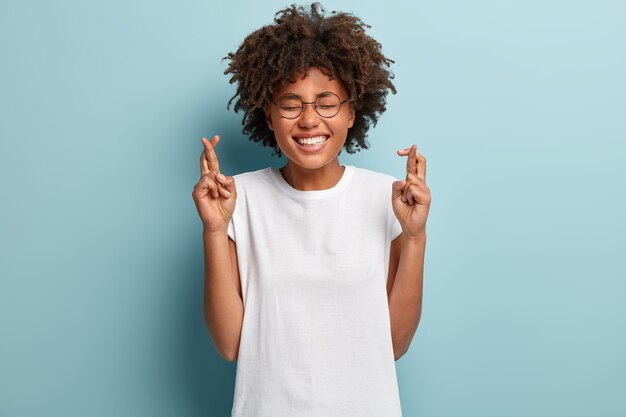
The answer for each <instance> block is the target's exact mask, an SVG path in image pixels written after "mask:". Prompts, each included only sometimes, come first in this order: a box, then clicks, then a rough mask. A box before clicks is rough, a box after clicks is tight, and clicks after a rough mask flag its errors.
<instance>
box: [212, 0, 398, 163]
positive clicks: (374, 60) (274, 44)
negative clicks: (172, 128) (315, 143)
mask: <svg viewBox="0 0 626 417" xmlns="http://www.w3.org/2000/svg"><path fill="white" fill-rule="evenodd" d="M310 7H311V10H310V12H309V13H307V11H306V9H305V8H304V7H303V6H298V7H297V6H296V5H295V4H292V5H291V6H289V7H287V8H285V9H282V10H280V11H278V12H277V13H276V14H275V15H274V24H272V25H267V26H264V27H262V28H261V29H258V30H256V31H254V32H252V33H251V34H249V35H248V36H247V37H246V38H245V39H244V41H243V42H242V44H241V45H240V46H239V48H238V49H237V51H236V52H235V53H232V52H231V53H229V54H228V55H227V56H225V57H224V58H223V59H222V60H225V59H230V64H229V66H228V69H227V70H226V71H224V74H225V75H226V74H232V77H231V78H230V81H229V82H230V84H233V83H235V82H237V83H238V85H237V92H236V93H235V95H234V96H233V97H232V98H231V99H230V100H229V101H228V104H227V106H226V108H227V109H230V104H231V102H232V101H233V100H234V99H235V98H236V97H237V96H239V99H238V100H237V101H236V102H235V107H234V110H235V113H237V112H238V111H239V110H240V109H242V110H244V112H245V114H244V117H243V120H242V124H243V125H244V128H243V133H244V134H246V135H248V136H249V138H250V140H251V141H254V142H262V144H263V146H267V147H272V148H273V149H274V152H275V153H276V154H278V157H279V158H280V157H281V156H282V152H281V150H280V148H279V147H278V144H277V142H276V138H275V137H274V132H272V130H270V129H269V127H268V125H267V121H266V117H265V112H264V109H265V107H266V105H267V103H268V102H269V100H270V99H271V97H272V92H273V91H276V90H279V89H280V88H282V87H283V86H285V85H287V84H288V83H294V82H296V81H297V80H298V78H299V77H300V76H301V75H302V74H306V73H307V70H308V69H309V68H311V67H313V66H314V67H317V68H318V69H319V70H320V71H321V72H322V73H323V74H325V75H327V76H328V77H329V78H330V79H335V78H338V79H339V80H340V81H341V82H342V83H343V85H344V86H345V87H346V90H347V91H348V94H349V95H350V97H351V98H352V100H351V102H350V103H351V104H350V105H351V107H352V108H353V109H354V110H355V120H354V124H353V126H352V127H351V128H350V129H349V130H348V135H347V138H346V142H345V143H344V148H345V149H346V151H347V152H348V153H350V154H353V153H355V152H357V151H360V148H363V149H367V148H368V144H367V142H366V137H367V131H368V130H369V128H370V125H373V126H376V123H377V121H378V117H379V116H380V115H381V114H382V113H383V112H384V111H385V110H386V107H385V105H386V97H387V93H388V90H391V91H392V92H393V94H396V89H395V87H394V85H393V84H392V82H391V79H393V78H394V74H393V73H392V72H391V71H389V70H388V69H387V68H388V67H390V63H394V62H395V61H393V60H391V59H388V58H386V57H385V56H384V55H383V54H382V52H381V45H380V43H378V42H377V41H376V40H375V39H373V38H372V37H370V36H368V35H366V34H365V28H370V27H371V26H370V25H367V24H365V23H363V21H362V20H361V19H359V18H358V17H356V16H354V15H352V14H350V13H346V12H341V13H337V12H336V11H334V10H333V11H332V12H331V15H330V16H325V10H324V8H323V7H322V5H321V4H320V3H318V2H315V3H312V4H311V6H310ZM386 67H387V68H386ZM355 148H356V150H355ZM272 155H273V154H272Z"/></svg>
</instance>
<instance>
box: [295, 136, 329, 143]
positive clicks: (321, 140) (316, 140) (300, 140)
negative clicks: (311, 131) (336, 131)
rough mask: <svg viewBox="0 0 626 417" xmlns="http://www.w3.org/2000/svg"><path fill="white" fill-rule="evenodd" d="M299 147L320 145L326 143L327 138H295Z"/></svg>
mask: <svg viewBox="0 0 626 417" xmlns="http://www.w3.org/2000/svg"><path fill="white" fill-rule="evenodd" d="M295 139H296V140H297V141H298V143H299V144H301V145H321V144H322V143H324V142H326V139H328V136H316V137H314V138H295Z"/></svg>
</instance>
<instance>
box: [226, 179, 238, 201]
mask: <svg viewBox="0 0 626 417" xmlns="http://www.w3.org/2000/svg"><path fill="white" fill-rule="evenodd" d="M224 188H226V190H227V191H228V192H229V193H230V195H231V196H234V197H236V196H237V187H236V186H235V179H234V178H233V177H229V176H228V175H226V181H225V182H224Z"/></svg>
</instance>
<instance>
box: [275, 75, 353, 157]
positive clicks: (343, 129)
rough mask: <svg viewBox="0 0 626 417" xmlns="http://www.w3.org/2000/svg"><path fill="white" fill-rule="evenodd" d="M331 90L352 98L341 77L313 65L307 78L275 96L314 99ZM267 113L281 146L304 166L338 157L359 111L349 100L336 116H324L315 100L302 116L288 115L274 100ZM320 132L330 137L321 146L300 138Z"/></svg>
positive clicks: (276, 92) (342, 98) (316, 135)
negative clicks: (311, 144)
mask: <svg viewBox="0 0 626 417" xmlns="http://www.w3.org/2000/svg"><path fill="white" fill-rule="evenodd" d="M327 91H330V92H332V93H335V94H336V95H337V96H339V99H340V100H342V101H343V100H345V99H347V98H349V97H348V94H347V91H346V89H345V87H344V86H343V84H342V83H341V82H340V81H339V80H338V79H334V80H330V79H329V78H328V76H326V75H324V74H323V73H322V72H321V71H320V70H319V69H318V68H315V67H312V68H310V69H309V70H308V76H307V77H306V78H299V79H298V81H296V82H295V83H293V84H289V85H287V86H285V87H283V88H281V89H280V90H279V91H275V92H274V94H273V96H272V99H273V100H274V101H275V102H278V98H279V97H280V96H282V95H283V94H287V93H290V94H295V95H297V96H299V97H300V98H301V100H302V101H303V102H312V101H315V99H316V97H317V96H318V95H319V94H320V93H324V92H327ZM265 115H266V119H267V124H268V126H269V128H270V129H271V130H272V131H273V132H274V136H275V137H276V141H277V142H278V146H279V147H280V149H281V151H282V152H283V153H284V154H285V155H286V156H287V158H288V159H289V160H290V162H292V163H295V164H297V165H299V166H301V167H303V168H308V169H316V168H320V167H322V166H324V165H326V164H328V163H329V162H332V161H334V160H336V158H337V156H338V154H339V152H340V151H341V149H342V148H343V145H344V143H345V141H346V137H347V135H348V129H349V128H351V127H352V125H353V124H354V117H355V111H354V110H353V109H351V106H350V102H349V101H346V102H345V103H343V104H342V105H341V108H340V111H339V113H337V114H336V115H335V116H334V117H331V118H324V117H321V116H320V115H319V114H318V113H317V112H316V111H315V108H314V106H313V105H312V104H305V105H304V110H303V111H302V113H301V114H300V116H298V117H296V118H295V119H285V118H283V117H282V116H281V114H280V113H279V111H278V107H277V106H276V105H274V104H273V103H271V102H270V103H269V104H268V106H267V107H266V109H265ZM319 136H324V137H326V138H327V139H326V141H325V142H324V143H323V144H322V145H320V146H306V145H301V144H299V142H298V141H297V140H296V139H300V141H302V138H303V137H319Z"/></svg>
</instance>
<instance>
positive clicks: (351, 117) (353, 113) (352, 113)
mask: <svg viewBox="0 0 626 417" xmlns="http://www.w3.org/2000/svg"><path fill="white" fill-rule="evenodd" d="M355 117H356V111H355V110H354V108H352V106H350V113H349V115H348V128H351V127H352V126H353V125H354V119H355Z"/></svg>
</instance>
